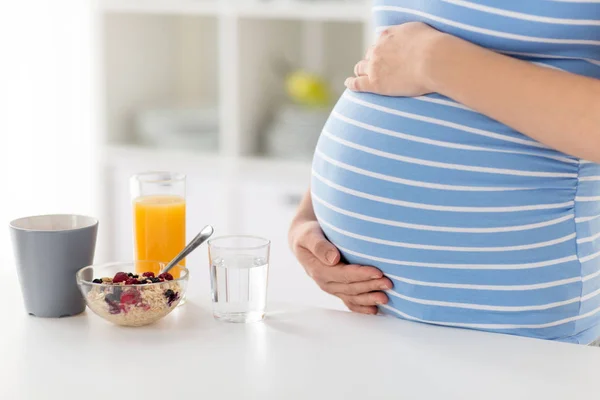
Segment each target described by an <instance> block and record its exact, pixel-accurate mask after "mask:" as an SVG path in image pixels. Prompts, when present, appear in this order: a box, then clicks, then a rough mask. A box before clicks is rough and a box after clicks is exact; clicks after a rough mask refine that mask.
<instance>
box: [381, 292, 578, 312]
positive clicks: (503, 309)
mask: <svg viewBox="0 0 600 400" xmlns="http://www.w3.org/2000/svg"><path fill="white" fill-rule="evenodd" d="M385 292H386V293H388V294H391V295H392V296H395V297H398V298H401V299H403V300H406V301H410V302H411V303H417V304H423V305H427V306H437V307H454V308H463V309H467V310H485V311H501V312H522V311H538V310H548V309H550V308H556V307H562V306H566V305H568V304H573V303H579V301H580V300H581V299H580V298H579V297H576V298H573V299H569V300H564V301H559V302H555V303H548V304H540V305H535V306H491V305H486V304H469V303H454V302H450V301H438V300H424V299H417V298H415V297H409V296H405V295H403V294H400V293H398V292H395V291H393V290H386V291H385Z"/></svg>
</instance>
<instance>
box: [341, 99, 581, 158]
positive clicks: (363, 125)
mask: <svg viewBox="0 0 600 400" xmlns="http://www.w3.org/2000/svg"><path fill="white" fill-rule="evenodd" d="M346 96H347V98H348V99H350V96H348V95H346ZM351 101H353V102H355V101H354V99H353V100H351ZM359 102H360V103H365V104H370V103H367V102H363V101H362V100H359V101H358V102H356V103H357V104H360V103H359ZM365 104H360V105H363V106H365V107H368V108H372V107H371V106H369V105H365ZM374 106H375V107H377V108H382V109H385V108H386V107H382V106H377V105H374ZM389 110H392V109H389ZM392 111H394V110H392ZM384 112H386V111H384ZM331 115H332V116H333V117H335V118H337V119H339V120H340V121H344V122H346V123H348V124H351V125H354V126H357V127H359V128H363V129H368V130H370V131H372V132H376V133H381V134H383V135H387V136H392V137H396V138H400V139H405V140H410V141H412V142H418V143H425V144H431V145H433V146H439V147H444V148H449V149H460V150H473V151H485V152H490V153H501V154H520V155H526V156H533V157H542V158H549V159H552V160H557V161H561V162H565V163H569V164H578V163H579V162H578V161H577V160H573V159H571V158H568V157H562V156H553V155H550V154H544V153H536V152H531V151H521V150H500V149H494V148H490V147H480V146H472V145H467V144H459V143H452V142H445V141H443V140H435V139H428V138H424V137H420V136H414V135H409V134H407V133H403V132H398V131H393V130H391V129H386V128H381V127H378V126H375V125H371V124H367V123H365V122H361V121H357V120H355V119H352V118H349V117H347V116H345V115H342V114H340V113H339V112H337V111H335V110H334V111H332V112H331Z"/></svg>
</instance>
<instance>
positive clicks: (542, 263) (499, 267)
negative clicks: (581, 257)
mask: <svg viewBox="0 0 600 400" xmlns="http://www.w3.org/2000/svg"><path fill="white" fill-rule="evenodd" d="M337 247H338V248H339V249H340V251H342V252H345V253H348V254H351V255H353V256H356V257H361V258H364V259H367V260H371V261H377V262H382V263H386V264H394V265H402V266H407V267H423V268H440V269H475V270H494V271H495V270H499V271H502V270H516V269H534V268H543V267H549V266H552V265H559V264H564V263H568V262H571V261H577V256H575V255H572V256H567V257H562V258H557V259H554V260H547V261H540V262H535V263H522V264H441V263H437V264H434V263H424V262H416V261H402V260H393V259H390V258H382V257H376V256H371V255H368V254H364V253H359V252H356V251H352V250H349V249H346V248H344V247H341V246H337Z"/></svg>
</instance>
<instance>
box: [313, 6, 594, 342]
mask: <svg viewBox="0 0 600 400" xmlns="http://www.w3.org/2000/svg"><path fill="white" fill-rule="evenodd" d="M373 11H374V18H375V22H376V29H377V30H378V31H381V30H383V29H385V27H388V26H393V25H398V24H402V23H405V22H408V21H422V22H425V23H427V24H429V25H431V26H433V27H434V28H436V29H438V30H441V31H444V32H448V33H450V34H452V35H454V36H458V37H461V38H463V39H466V40H468V41H470V42H473V43H476V44H478V45H480V46H483V47H486V48H488V49H492V50H494V51H497V52H502V53H504V54H507V55H509V56H512V57H517V58H520V59H523V60H525V61H528V62H532V63H536V64H539V65H541V66H545V67H548V68H556V69H560V70H565V71H569V72H572V73H576V74H580V75H585V76H589V77H594V78H600V3H596V2H589V1H586V2H584V1H581V2H578V1H551V0H526V1H524V0H480V1H475V0H473V1H467V0H427V1H423V0H376V1H375V5H374V8H373ZM490 96H493V94H490ZM311 190H312V200H313V206H314V209H315V213H316V215H317V218H318V220H319V222H320V224H321V226H322V228H323V231H324V232H325V234H326V235H327V237H328V238H329V240H331V241H332V243H334V244H335V245H336V246H337V247H338V248H339V249H340V251H341V253H342V254H343V256H344V258H345V260H346V261H347V262H349V263H356V264H360V265H373V266H376V267H378V268H380V269H381V270H383V271H384V273H385V274H386V276H388V277H389V278H390V279H391V280H392V282H393V283H394V288H393V289H391V290H389V291H388V297H389V299H390V301H389V303H388V304H387V305H385V306H382V307H381V310H382V311H383V312H385V313H389V314H393V315H396V316H398V317H401V318H405V319H409V320H413V321H419V322H425V323H431V324H438V325H444V326H452V327H462V328H472V329H479V330H486V331H493V332H502V333H507V334H514V335H522V336H530V337H537V338H543V339H549V340H559V341H567V342H574V343H589V342H591V341H592V340H593V339H595V338H597V337H600V202H599V200H600V166H599V165H597V164H594V163H590V162H587V161H585V160H580V159H578V158H576V157H572V156H569V155H566V154H564V153H561V152H559V151H556V150H554V149H551V148H548V147H547V146H545V145H543V144H541V143H539V142H537V141H535V140H533V139H531V138H529V137H527V136H525V135H523V134H521V133H519V132H517V131H515V130H514V129H512V128H510V127H508V126H506V125H503V124H501V123H499V122H497V121H495V120H493V119H491V118H488V117H486V116H485V115H482V114H479V113H477V112H475V111H473V110H471V109H469V108H468V107H465V106H464V105H462V104H459V103H457V102H455V101H453V100H451V99H449V98H446V97H444V96H441V95H439V94H431V95H427V96H421V97H416V98H398V97H385V96H378V95H373V94H366V93H352V92H346V93H344V95H343V96H342V98H341V99H340V100H339V102H338V104H337V105H336V107H335V108H334V110H333V112H332V114H331V116H330V118H329V120H328V122H327V124H326V125H325V127H324V129H323V132H322V134H321V137H320V139H319V143H318V145H317V149H316V151H315V156H314V161H313V174H312V183H311Z"/></svg>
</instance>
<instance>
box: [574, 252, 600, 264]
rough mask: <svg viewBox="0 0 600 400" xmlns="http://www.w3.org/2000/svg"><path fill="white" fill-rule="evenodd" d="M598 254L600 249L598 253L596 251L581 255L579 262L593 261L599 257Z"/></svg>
mask: <svg viewBox="0 0 600 400" xmlns="http://www.w3.org/2000/svg"><path fill="white" fill-rule="evenodd" d="M598 256H600V251H599V252H597V253H594V254H590V255H589V256H585V257H580V258H579V262H581V263H585V262H588V261H592V260H595V259H596V258H598Z"/></svg>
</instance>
